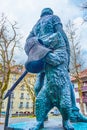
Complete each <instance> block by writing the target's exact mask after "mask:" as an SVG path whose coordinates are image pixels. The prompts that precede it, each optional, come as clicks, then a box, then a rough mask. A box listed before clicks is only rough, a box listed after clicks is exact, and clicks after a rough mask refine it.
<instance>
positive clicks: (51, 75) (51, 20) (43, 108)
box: [26, 8, 74, 130]
mask: <svg viewBox="0 0 87 130" xmlns="http://www.w3.org/2000/svg"><path fill="white" fill-rule="evenodd" d="M33 37H37V39H38V41H39V42H40V43H41V44H42V45H43V46H45V47H46V48H49V49H51V50H52V51H51V52H49V53H48V54H47V56H46V57H45V58H44V63H45V67H44V69H43V70H42V71H41V72H40V73H39V74H38V76H37V81H36V84H35V94H36V118H37V125H36V127H35V128H34V130H39V129H40V128H41V127H42V126H43V124H44V120H45V118H46V116H47V114H48V112H49V111H50V110H51V109H52V108H53V107H54V106H56V107H57V108H58V109H59V111H60V113H61V115H62V118H63V127H64V128H65V129H66V130H74V128H73V126H72V125H71V123H70V121H69V120H70V115H71V108H72V101H71V99H72V98H71V96H72V94H73V91H72V84H71V81H70V78H69V74H68V70H69V62H70V47H69V42H68V39H67V36H66V34H65V33H64V31H63V28H62V23H61V21H60V18H59V17H58V16H56V15H53V11H52V10H51V9H50V8H45V9H43V10H42V12H41V18H40V19H39V20H38V22H37V23H36V24H35V26H34V27H33V29H32V31H31V33H30V35H29V36H28V38H27V40H26V42H28V40H29V39H30V38H33Z"/></svg>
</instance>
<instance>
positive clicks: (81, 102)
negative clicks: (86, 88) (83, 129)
mask: <svg viewBox="0 0 87 130" xmlns="http://www.w3.org/2000/svg"><path fill="white" fill-rule="evenodd" d="M78 92H79V97H80V108H81V111H82V113H83V114H84V106H83V100H82V89H81V83H80V82H78Z"/></svg>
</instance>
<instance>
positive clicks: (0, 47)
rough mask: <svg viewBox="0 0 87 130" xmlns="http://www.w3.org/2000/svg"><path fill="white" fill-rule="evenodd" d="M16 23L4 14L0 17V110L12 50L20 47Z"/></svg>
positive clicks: (9, 71) (12, 57)
mask: <svg viewBox="0 0 87 130" xmlns="http://www.w3.org/2000/svg"><path fill="white" fill-rule="evenodd" d="M17 30H18V28H17V23H16V22H14V23H11V22H10V21H9V20H8V19H7V17H5V15H4V14H2V16H1V18H0V112H1V107H2V98H3V94H4V92H5V90H6V89H7V87H8V83H9V78H10V73H11V64H12V61H13V60H14V51H15V49H16V48H17V47H20V44H19V40H20V39H21V36H19V35H18V33H17V32H18V31H17Z"/></svg>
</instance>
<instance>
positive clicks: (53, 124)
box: [0, 116, 62, 130]
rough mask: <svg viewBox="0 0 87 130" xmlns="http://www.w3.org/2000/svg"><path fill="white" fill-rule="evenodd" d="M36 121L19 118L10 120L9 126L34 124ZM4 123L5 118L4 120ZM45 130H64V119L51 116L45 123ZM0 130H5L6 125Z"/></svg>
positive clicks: (0, 127)
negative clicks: (24, 123)
mask: <svg viewBox="0 0 87 130" xmlns="http://www.w3.org/2000/svg"><path fill="white" fill-rule="evenodd" d="M33 120H34V121H35V118H26V117H22V118H21V117H19V118H10V120H9V124H14V123H20V122H21V123H22V122H32V121H33ZM3 121H4V118H3ZM44 127H45V128H44V129H42V130H62V129H61V127H62V119H61V116H50V117H49V120H48V121H45V124H44ZM0 130H4V125H0Z"/></svg>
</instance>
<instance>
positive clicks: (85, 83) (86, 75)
mask: <svg viewBox="0 0 87 130" xmlns="http://www.w3.org/2000/svg"><path fill="white" fill-rule="evenodd" d="M79 77H80V79H81V82H82V83H81V91H82V101H83V107H84V108H83V110H84V114H85V115H87V69H86V70H84V71H82V72H81V73H80V74H79ZM72 82H73V84H74V88H75V89H74V90H75V96H76V103H77V106H78V107H79V108H80V97H79V91H78V83H77V81H76V79H75V78H72Z"/></svg>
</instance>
